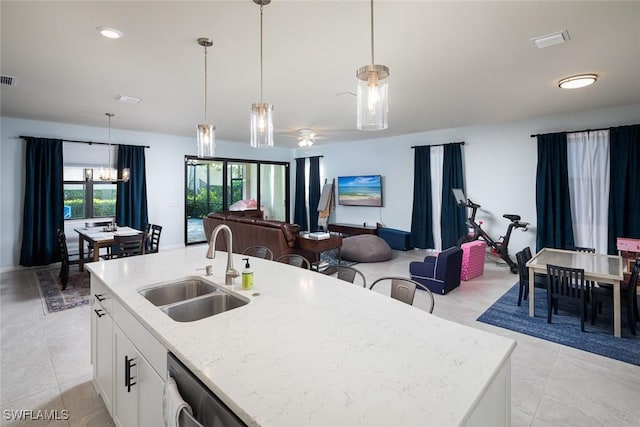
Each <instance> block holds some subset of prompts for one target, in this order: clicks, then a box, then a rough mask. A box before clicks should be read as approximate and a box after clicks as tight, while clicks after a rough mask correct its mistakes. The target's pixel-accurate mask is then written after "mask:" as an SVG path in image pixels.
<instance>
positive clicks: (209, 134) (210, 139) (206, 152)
mask: <svg viewBox="0 0 640 427" xmlns="http://www.w3.org/2000/svg"><path fill="white" fill-rule="evenodd" d="M198 44H199V45H200V46H202V47H204V121H205V123H206V121H207V48H208V47H211V46H213V41H212V40H211V39H209V38H206V37H200V38H199V39H198ZM197 132H198V137H197V146H198V157H213V156H214V153H215V149H216V127H215V126H214V125H209V124H200V125H198V131H197Z"/></svg>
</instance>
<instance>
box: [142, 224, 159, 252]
mask: <svg viewBox="0 0 640 427" xmlns="http://www.w3.org/2000/svg"><path fill="white" fill-rule="evenodd" d="M160 233H162V226H161V225H157V224H147V231H146V232H145V248H144V252H145V253H146V254H155V253H157V252H158V249H159V247H160Z"/></svg>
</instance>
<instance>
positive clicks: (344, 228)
mask: <svg viewBox="0 0 640 427" xmlns="http://www.w3.org/2000/svg"><path fill="white" fill-rule="evenodd" d="M328 228H329V231H333V232H334V233H342V234H378V227H376V226H375V225H364V224H363V225H359V224H342V223H335V224H329V226H328Z"/></svg>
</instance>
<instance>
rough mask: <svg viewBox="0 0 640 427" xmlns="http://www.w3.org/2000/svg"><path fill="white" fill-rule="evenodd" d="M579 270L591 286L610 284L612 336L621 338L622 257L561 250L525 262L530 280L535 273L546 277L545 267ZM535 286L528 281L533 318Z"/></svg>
mask: <svg viewBox="0 0 640 427" xmlns="http://www.w3.org/2000/svg"><path fill="white" fill-rule="evenodd" d="M548 264H550V265H557V266H560V267H568V268H580V269H583V270H584V278H585V280H587V281H593V282H594V283H597V282H600V283H610V284H611V285H613V334H614V335H615V336H616V337H620V336H621V326H620V311H621V307H620V283H621V282H622V280H623V272H624V270H623V264H622V257H621V256H618V255H605V254H597V253H587V252H577V251H570V250H563V249H552V248H542V249H541V250H540V251H539V252H538V253H537V254H536V255H535V256H534V257H533V258H531V259H530V260H529V262H527V267H528V268H529V277H530V278H533V277H535V274H536V273H542V274H546V273H547V265H548ZM534 289H535V284H534V281H533V280H529V316H531V317H535V301H534V298H535V297H534V295H535V292H534Z"/></svg>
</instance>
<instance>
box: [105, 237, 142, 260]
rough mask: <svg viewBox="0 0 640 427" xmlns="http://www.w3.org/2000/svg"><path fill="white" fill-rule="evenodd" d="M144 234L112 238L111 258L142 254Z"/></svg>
mask: <svg viewBox="0 0 640 427" xmlns="http://www.w3.org/2000/svg"><path fill="white" fill-rule="evenodd" d="M144 240H145V235H144V233H139V234H132V235H126V236H119V235H116V236H114V238H113V250H112V258H124V257H129V256H136V255H142V254H144Z"/></svg>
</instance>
